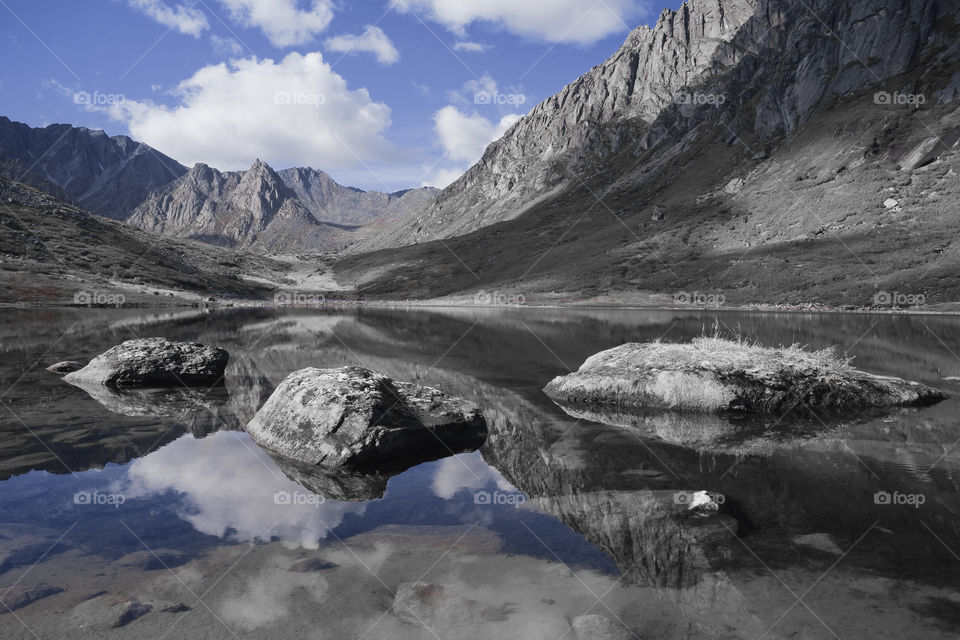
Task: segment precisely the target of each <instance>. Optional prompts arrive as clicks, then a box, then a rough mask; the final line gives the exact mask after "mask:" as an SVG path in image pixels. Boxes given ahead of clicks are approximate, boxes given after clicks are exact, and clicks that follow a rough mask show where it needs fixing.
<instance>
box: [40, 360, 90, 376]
mask: <svg viewBox="0 0 960 640" xmlns="http://www.w3.org/2000/svg"><path fill="white" fill-rule="evenodd" d="M80 369H83V363H82V362H77V361H76V360H64V361H63V362H58V363H56V364H52V365H50V366H49V367H47V371H50V372H53V373H59V374H60V375H64V374H66V373H73V372H74V371H79V370H80Z"/></svg>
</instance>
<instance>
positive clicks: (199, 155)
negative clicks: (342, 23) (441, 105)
mask: <svg viewBox="0 0 960 640" xmlns="http://www.w3.org/2000/svg"><path fill="white" fill-rule="evenodd" d="M173 95H174V97H175V98H176V100H177V104H175V105H174V106H167V105H161V104H156V103H154V102H152V101H137V100H132V99H127V100H126V101H125V102H123V103H121V104H117V105H113V106H112V107H111V108H110V114H111V116H112V117H114V118H115V119H117V120H120V121H123V122H125V123H126V124H127V126H128V128H129V129H130V133H131V135H132V136H133V137H134V138H136V139H138V140H142V141H143V142H145V143H147V144H149V145H150V146H152V147H155V148H157V149H159V150H161V151H163V152H164V153H166V154H168V155H171V156H173V157H174V158H176V159H177V160H179V161H180V162H183V163H186V164H188V165H192V164H194V163H196V162H205V163H208V164H211V165H213V166H215V167H217V168H219V169H225V170H226V169H234V170H235V169H245V168H247V167H249V166H250V165H251V164H252V163H253V161H254V159H256V158H263V159H264V160H267V161H268V162H271V163H272V164H275V165H278V166H294V165H304V166H322V167H324V169H338V168H350V167H353V166H356V165H358V164H360V163H364V162H376V161H380V160H383V159H384V158H385V156H387V155H388V154H389V153H391V148H390V146H389V145H388V143H386V141H385V140H384V139H383V137H382V133H383V132H384V131H385V130H386V129H387V128H388V127H389V126H390V108H389V107H388V106H387V105H385V104H383V103H379V102H374V101H373V100H372V99H371V98H370V94H369V93H368V92H367V90H366V89H356V90H350V89H349V88H348V87H347V83H346V80H344V79H343V77H341V76H339V75H338V74H336V73H334V72H333V70H332V69H331V68H330V65H328V64H327V63H326V62H324V60H323V57H322V56H321V54H320V53H316V52H315V53H308V54H306V55H302V54H300V53H290V54H289V55H287V56H286V57H285V58H284V59H283V60H281V61H279V62H274V61H273V60H270V59H264V60H258V59H257V58H244V59H236V60H231V61H230V62H229V63H220V64H217V65H211V66H207V67H203V68H202V69H200V70H199V71H197V72H196V73H195V74H194V75H193V76H192V77H191V78H188V79H186V80H184V81H182V82H180V83H179V84H178V85H177V87H176V88H175V89H174V90H173Z"/></svg>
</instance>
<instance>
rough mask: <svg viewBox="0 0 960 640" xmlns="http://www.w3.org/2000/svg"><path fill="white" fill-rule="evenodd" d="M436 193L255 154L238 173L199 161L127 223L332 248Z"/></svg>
mask: <svg viewBox="0 0 960 640" xmlns="http://www.w3.org/2000/svg"><path fill="white" fill-rule="evenodd" d="M435 191H436V190H435V189H415V190H411V191H407V192H401V193H397V194H386V193H378V192H375V191H361V190H360V189H354V188H351V187H344V186H341V185H339V184H337V183H336V182H335V181H334V180H333V179H332V178H330V176H328V175H327V174H325V173H323V172H321V171H317V170H315V169H285V170H283V171H280V172H277V171H274V170H273V169H272V168H270V167H269V166H268V165H267V164H266V163H264V162H261V161H260V160H257V162H256V163H255V164H254V165H253V166H252V167H251V168H250V169H249V170H248V171H243V172H237V171H227V172H221V171H218V170H216V169H213V168H211V167H208V166H207V165H205V164H197V165H196V166H195V167H193V169H191V170H190V171H188V172H187V174H186V175H184V176H183V177H181V178H180V179H178V180H176V181H174V182H172V183H170V184H169V185H167V186H165V187H163V188H161V189H158V190H157V191H155V192H153V193H151V194H150V195H149V196H148V197H147V199H146V200H145V201H144V202H143V203H142V204H141V205H140V206H138V207H137V208H136V209H135V210H134V211H133V213H132V214H131V215H130V217H129V218H127V222H128V223H129V224H132V225H133V226H136V227H139V228H141V229H146V230H148V231H153V232H156V233H162V234H164V235H171V236H176V237H183V238H192V239H195V240H201V241H203V242H208V243H211V244H217V245H221V246H227V247H239V248H250V249H252V250H255V251H261V252H264V251H269V252H276V253H284V252H299V251H319V250H337V249H343V248H344V247H345V246H347V245H348V244H350V243H351V242H353V241H354V240H355V235H356V233H357V231H358V227H360V226H362V225H365V224H368V223H371V222H373V221H375V220H377V219H378V218H383V219H389V218H390V217H392V216H397V215H403V214H406V213H409V212H410V211H412V210H414V209H415V208H417V207H419V206H422V205H423V204H424V202H425V201H426V200H427V199H429V198H431V197H432V196H433V194H434V192H435Z"/></svg>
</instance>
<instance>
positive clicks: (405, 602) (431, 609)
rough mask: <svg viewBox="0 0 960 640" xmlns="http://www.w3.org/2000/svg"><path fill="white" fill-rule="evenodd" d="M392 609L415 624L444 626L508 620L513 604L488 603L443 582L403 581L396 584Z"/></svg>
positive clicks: (442, 627)
mask: <svg viewBox="0 0 960 640" xmlns="http://www.w3.org/2000/svg"><path fill="white" fill-rule="evenodd" d="M391 611H392V612H393V614H394V615H395V616H397V617H398V618H400V619H401V620H403V621H405V622H408V623H410V624H412V625H416V626H418V627H421V628H424V629H428V630H433V629H440V630H445V629H449V628H451V627H453V628H455V627H467V626H474V625H477V624H480V623H483V622H498V621H503V620H506V619H507V617H508V616H509V615H510V613H511V607H510V606H509V605H500V606H496V607H494V606H485V605H484V604H482V603H480V602H479V601H477V600H474V599H472V598H467V597H466V596H464V595H462V594H460V593H457V592H456V591H455V590H454V589H452V588H450V587H448V586H446V585H442V584H435V583H431V582H404V583H401V584H400V586H398V587H397V594H396V597H395V598H394V601H393V607H392V609H391Z"/></svg>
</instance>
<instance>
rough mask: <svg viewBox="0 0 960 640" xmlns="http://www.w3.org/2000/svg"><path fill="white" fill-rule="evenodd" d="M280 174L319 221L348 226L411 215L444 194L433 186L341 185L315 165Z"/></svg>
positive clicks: (283, 171)
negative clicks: (394, 189) (388, 189)
mask: <svg viewBox="0 0 960 640" xmlns="http://www.w3.org/2000/svg"><path fill="white" fill-rule="evenodd" d="M277 175H279V176H280V179H281V180H283V182H284V184H286V185H287V186H288V187H290V188H291V189H293V191H294V193H296V194H297V198H299V199H300V202H302V203H303V204H304V205H305V206H306V207H307V208H308V209H309V210H310V211H311V212H312V213H313V215H314V217H315V218H316V219H317V220H321V221H323V222H330V223H334V224H341V225H347V226H361V225H365V224H369V223H371V222H373V221H374V220H376V219H378V218H385V219H394V218H400V217H403V216H406V215H409V214H410V213H412V212H414V211H416V210H418V209H420V208H421V207H423V206H424V205H425V204H426V203H427V202H428V201H429V200H430V199H432V198H433V197H435V196H436V195H437V194H438V193H440V190H439V189H434V188H433V187H425V188H420V189H409V190H406V191H397V192H395V193H381V192H379V191H363V190H361V189H356V188H354V187H344V186H341V185H339V184H337V182H336V181H334V179H333V178H331V177H330V176H328V175H327V174H325V173H324V172H322V171H317V170H316V169H311V168H293V169H283V170H282V171H278V172H277Z"/></svg>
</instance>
